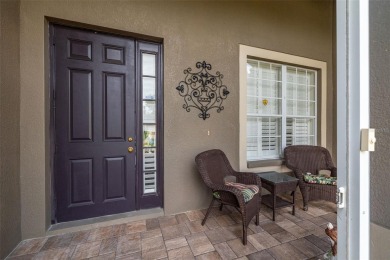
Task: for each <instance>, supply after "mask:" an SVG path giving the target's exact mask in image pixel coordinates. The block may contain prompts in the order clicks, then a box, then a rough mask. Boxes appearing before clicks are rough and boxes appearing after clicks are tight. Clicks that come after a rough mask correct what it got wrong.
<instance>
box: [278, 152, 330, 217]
mask: <svg viewBox="0 0 390 260" xmlns="http://www.w3.org/2000/svg"><path fill="white" fill-rule="evenodd" d="M284 159H285V162H286V166H287V167H288V168H290V169H291V170H293V172H294V174H295V177H297V178H298V179H299V182H298V183H299V188H300V190H301V193H302V197H303V209H304V210H308V202H309V201H312V200H327V201H331V202H335V203H336V190H337V186H334V185H324V184H311V183H307V182H305V181H304V180H303V174H305V173H307V172H310V173H311V174H318V171H319V170H330V171H331V176H332V177H337V168H336V167H334V165H333V162H332V158H331V156H330V154H329V152H328V150H326V149H325V148H323V147H320V146H311V145H293V146H289V147H286V148H285V149H284Z"/></svg>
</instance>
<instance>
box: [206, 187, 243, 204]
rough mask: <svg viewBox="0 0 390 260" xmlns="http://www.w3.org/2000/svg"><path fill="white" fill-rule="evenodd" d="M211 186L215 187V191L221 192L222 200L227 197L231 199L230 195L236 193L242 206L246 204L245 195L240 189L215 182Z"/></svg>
mask: <svg viewBox="0 0 390 260" xmlns="http://www.w3.org/2000/svg"><path fill="white" fill-rule="evenodd" d="M211 188H212V189H213V192H218V193H219V195H220V197H221V200H225V198H226V199H227V200H229V199H230V198H229V197H231V195H234V196H235V197H236V199H237V201H238V204H239V205H240V207H242V206H244V205H245V201H244V195H243V194H242V192H241V191H240V190H239V189H237V188H235V187H233V186H228V185H221V184H213V185H212V187H211Z"/></svg>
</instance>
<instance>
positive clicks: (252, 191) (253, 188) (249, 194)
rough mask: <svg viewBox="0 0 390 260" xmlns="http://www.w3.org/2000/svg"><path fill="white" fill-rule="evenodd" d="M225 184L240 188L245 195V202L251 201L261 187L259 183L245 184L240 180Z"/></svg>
mask: <svg viewBox="0 0 390 260" xmlns="http://www.w3.org/2000/svg"><path fill="white" fill-rule="evenodd" d="M225 185H227V186H232V187H234V188H237V189H239V190H240V191H241V192H242V195H243V196H244V201H245V203H247V202H248V201H250V200H251V199H252V198H253V196H255V195H256V194H257V193H259V187H258V186H257V185H245V184H242V183H238V182H226V183H225Z"/></svg>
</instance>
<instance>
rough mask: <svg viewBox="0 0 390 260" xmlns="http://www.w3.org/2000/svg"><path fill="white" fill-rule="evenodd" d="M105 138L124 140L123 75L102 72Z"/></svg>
mask: <svg viewBox="0 0 390 260" xmlns="http://www.w3.org/2000/svg"><path fill="white" fill-rule="evenodd" d="M103 77H104V83H103V84H104V107H105V109H104V112H105V113H104V125H105V129H104V130H105V140H106V141H107V140H118V139H119V140H125V124H124V122H125V111H124V103H125V75H123V74H113V73H104V76H103Z"/></svg>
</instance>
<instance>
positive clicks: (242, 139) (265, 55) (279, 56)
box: [239, 44, 327, 172]
mask: <svg viewBox="0 0 390 260" xmlns="http://www.w3.org/2000/svg"><path fill="white" fill-rule="evenodd" d="M239 52H240V54H239V66H240V68H239V70H240V71H239V75H240V102H239V118H240V119H239V120H240V134H239V164H240V165H239V166H240V171H250V172H262V171H269V170H277V171H284V169H283V167H282V166H270V167H258V168H250V169H249V168H248V167H247V156H246V131H247V129H246V123H247V122H246V121H247V115H246V114H247V113H246V98H247V97H246V85H247V71H246V63H247V58H248V56H252V57H256V58H260V59H264V60H271V61H274V62H279V63H288V64H294V65H298V66H304V67H310V68H313V69H316V70H320V71H321V73H320V74H318V75H319V76H320V77H321V79H320V82H321V108H320V113H319V114H318V120H321V124H320V125H321V131H320V133H321V136H320V143H318V145H321V146H323V147H325V146H326V93H327V82H326V75H327V71H326V65H327V64H326V62H323V61H318V60H313V59H308V58H304V57H299V56H295V55H290V54H285V53H280V52H276V51H270V50H265V49H261V48H255V47H251V46H246V45H242V44H240V45H239Z"/></svg>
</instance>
